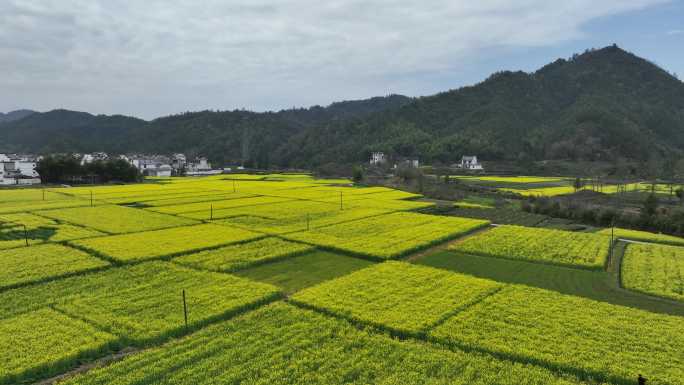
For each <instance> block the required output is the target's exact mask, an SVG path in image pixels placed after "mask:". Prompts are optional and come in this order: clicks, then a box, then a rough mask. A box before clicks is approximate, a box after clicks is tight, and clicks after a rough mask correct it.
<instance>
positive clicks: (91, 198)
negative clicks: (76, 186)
mask: <svg viewBox="0 0 684 385" xmlns="http://www.w3.org/2000/svg"><path fill="white" fill-rule="evenodd" d="M90 207H93V190H90Z"/></svg>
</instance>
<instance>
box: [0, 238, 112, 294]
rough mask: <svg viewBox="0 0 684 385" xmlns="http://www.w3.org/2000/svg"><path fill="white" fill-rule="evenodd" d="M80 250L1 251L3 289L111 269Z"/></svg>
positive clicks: (55, 246) (51, 246)
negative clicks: (101, 269)
mask: <svg viewBox="0 0 684 385" xmlns="http://www.w3.org/2000/svg"><path fill="white" fill-rule="evenodd" d="M108 265H109V263H107V262H105V261H102V260H100V259H98V258H95V257H92V256H90V255H88V254H86V253H84V252H82V251H80V250H76V249H73V248H71V247H66V246H62V245H58V244H44V245H38V246H30V247H19V248H14V249H7V250H0V266H2V269H0V289H6V288H8V287H13V286H19V285H23V284H27V283H33V282H40V281H43V280H46V279H50V278H55V277H61V276H65V275H71V274H76V273H80V272H84V271H88V270H93V269H97V268H102V267H105V266H108Z"/></svg>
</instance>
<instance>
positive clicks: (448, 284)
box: [291, 261, 501, 335]
mask: <svg viewBox="0 0 684 385" xmlns="http://www.w3.org/2000/svg"><path fill="white" fill-rule="evenodd" d="M500 288H501V285H500V284H498V283H496V282H494V281H488V280H484V279H479V278H473V277H469V276H466V275H461V274H456V273H451V272H447V271H444V270H438V269H433V268H430V267H423V266H417V265H411V264H408V263H405V262H394V261H390V262H384V263H381V264H378V265H375V266H371V267H368V268H365V269H362V270H358V271H356V272H354V273H352V274H349V275H346V276H343V277H340V278H337V279H334V280H332V281H328V282H325V283H323V284H320V285H318V286H314V287H311V288H309V289H306V290H303V291H301V292H299V293H297V294H295V295H294V296H292V297H291V299H292V300H293V301H295V302H296V303H300V304H304V305H306V306H310V307H313V308H316V309H322V310H324V311H327V312H330V313H332V314H336V315H340V316H343V317H346V318H349V319H353V320H356V321H361V322H364V323H368V324H372V325H375V326H379V327H382V328H386V329H389V330H392V331H397V332H400V333H403V334H408V335H418V334H423V333H425V332H426V331H427V330H429V329H430V328H431V327H433V326H434V325H435V324H437V323H439V322H441V321H443V320H444V319H445V318H446V317H448V316H449V315H450V314H452V313H454V312H457V311H459V310H460V309H462V308H464V307H467V306H468V305H470V304H472V303H474V302H477V301H479V300H481V299H482V298H484V297H487V296H488V295H491V294H492V293H494V292H495V291H497V290H499V289H500Z"/></svg>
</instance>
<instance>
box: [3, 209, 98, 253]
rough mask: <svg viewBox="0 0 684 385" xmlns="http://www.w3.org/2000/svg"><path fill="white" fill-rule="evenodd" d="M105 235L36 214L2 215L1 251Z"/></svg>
mask: <svg viewBox="0 0 684 385" xmlns="http://www.w3.org/2000/svg"><path fill="white" fill-rule="evenodd" d="M101 235H105V234H103V233H102V232H100V231H97V230H93V229H89V228H86V227H81V226H75V225H70V224H66V223H63V222H60V221H56V220H54V219H50V218H45V217H42V216H39V215H35V214H29V213H16V214H0V249H8V248H12V247H19V246H24V245H26V244H27V243H28V244H29V245H35V244H39V243H44V242H61V241H67V240H72V239H79V238H89V237H96V236H101Z"/></svg>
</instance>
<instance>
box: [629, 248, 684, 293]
mask: <svg viewBox="0 0 684 385" xmlns="http://www.w3.org/2000/svg"><path fill="white" fill-rule="evenodd" d="M622 284H623V286H624V287H625V288H627V289H631V290H635V291H639V292H642V293H646V294H651V295H656V296H660V297H665V298H671V299H675V300H679V301H684V248H681V247H675V246H663V245H646V244H630V245H628V246H627V249H626V251H625V255H624V257H623V258H622Z"/></svg>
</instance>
